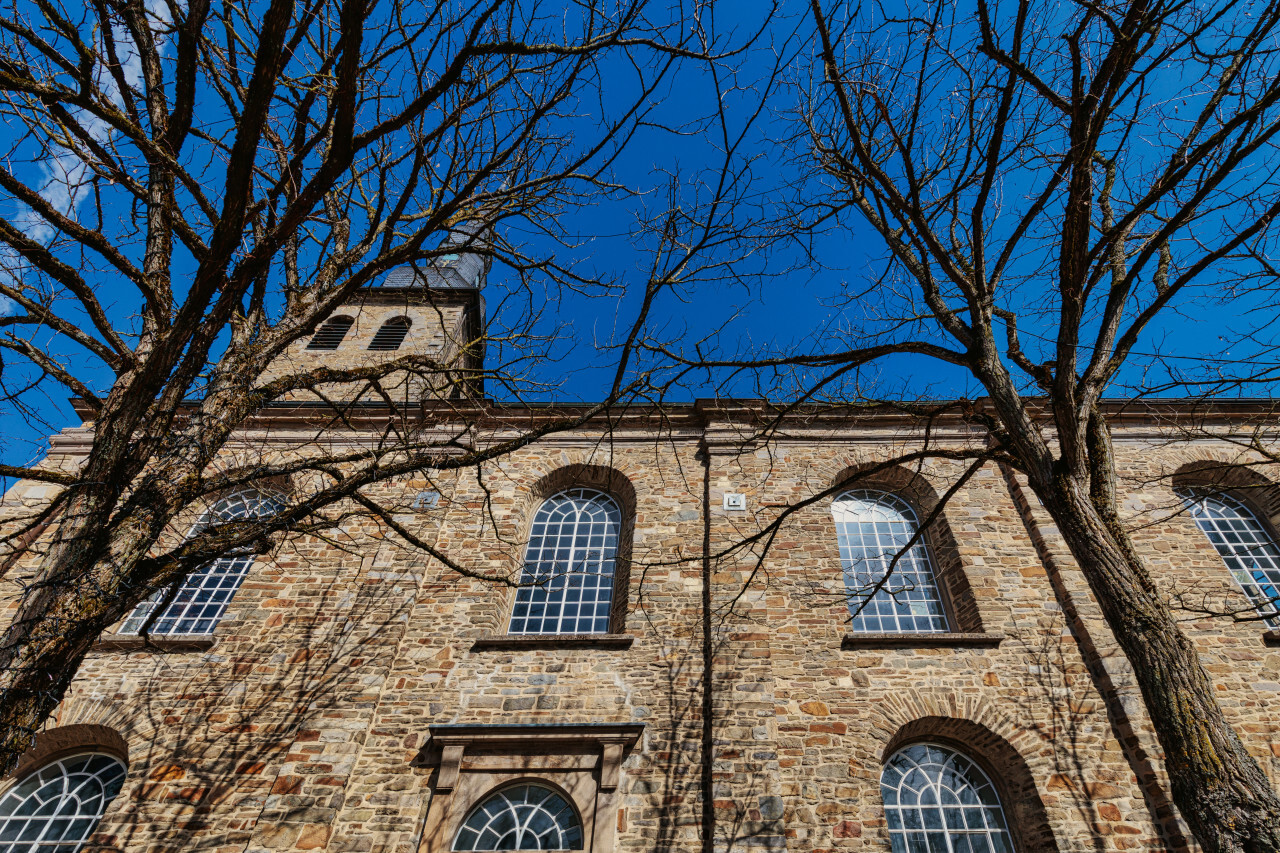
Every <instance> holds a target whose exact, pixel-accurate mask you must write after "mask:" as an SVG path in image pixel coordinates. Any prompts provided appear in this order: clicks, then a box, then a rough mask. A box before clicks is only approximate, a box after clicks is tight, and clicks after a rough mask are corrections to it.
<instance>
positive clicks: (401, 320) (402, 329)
mask: <svg viewBox="0 0 1280 853" xmlns="http://www.w3.org/2000/svg"><path fill="white" fill-rule="evenodd" d="M407 334H409V318H408V317H392V318H391V319H390V320H388V321H387V322H385V323H383V324H382V328H380V329H378V333H377V334H376V335H374V336H373V340H372V341H370V342H369V349H371V350H382V351H384V352H386V351H390V350H397V349H400V344H402V343H404V336H405V335H407Z"/></svg>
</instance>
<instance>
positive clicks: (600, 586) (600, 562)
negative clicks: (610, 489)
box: [510, 489, 622, 634]
mask: <svg viewBox="0 0 1280 853" xmlns="http://www.w3.org/2000/svg"><path fill="white" fill-rule="evenodd" d="M621 527H622V512H621V511H620V510H619V509H618V504H617V503H615V502H614V500H613V498H611V497H609V496H608V495H606V494H605V493H603V492H597V491H595V490H594V489H569V490H567V491H564V492H561V493H560V494H558V495H554V496H552V497H550V498H548V499H547V500H546V502H544V503H543V504H542V506H540V507H539V508H538V512H537V514H536V515H535V516H534V517H533V529H532V530H531V531H530V533H529V548H528V550H527V551H526V552H525V560H524V570H523V571H522V572H521V574H520V584H521V586H520V588H519V589H518V590H516V603H515V607H514V608H513V609H512V611H511V628H510V632H511V633H512V634H604V633H608V631H609V613H610V607H611V605H612V604H613V576H614V563H615V561H616V559H617V553H618V532H619V530H620V529H621Z"/></svg>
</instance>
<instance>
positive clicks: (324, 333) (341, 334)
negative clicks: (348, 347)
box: [307, 316, 355, 349]
mask: <svg viewBox="0 0 1280 853" xmlns="http://www.w3.org/2000/svg"><path fill="white" fill-rule="evenodd" d="M354 322H355V320H353V319H352V318H350V317H342V316H339V317H330V318H329V319H328V320H325V321H324V323H323V324H321V326H320V328H318V329H316V333H315V334H314V335H312V336H311V340H310V342H308V343H307V349H337V348H338V344H340V343H342V339H343V338H345V337H346V336H347V332H348V331H350V330H351V324H352V323H354Z"/></svg>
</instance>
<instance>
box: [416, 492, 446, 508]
mask: <svg viewBox="0 0 1280 853" xmlns="http://www.w3.org/2000/svg"><path fill="white" fill-rule="evenodd" d="M438 503H440V493H439V492H437V491H435V490H433V489H427V490H426V491H422V492H418V494H417V495H415V496H414V498H413V503H412V504H410V505H409V506H410V507H412V508H413V509H435V508H436V505H437V504H438Z"/></svg>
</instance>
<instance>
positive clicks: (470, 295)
mask: <svg viewBox="0 0 1280 853" xmlns="http://www.w3.org/2000/svg"><path fill="white" fill-rule="evenodd" d="M482 240H483V233H482V232H480V231H479V229H477V228H469V227H468V226H467V225H465V224H464V225H461V226H459V227H458V228H457V230H455V231H453V232H452V233H451V234H450V235H449V237H448V238H447V239H446V240H445V241H444V242H443V243H442V244H441V248H442V249H445V250H446V253H445V254H443V255H441V256H439V257H437V258H435V259H433V260H431V261H429V262H424V263H420V264H411V265H406V266H403V267H399V268H396V269H394V270H392V271H391V272H389V273H387V274H386V276H384V277H383V278H382V280H381V281H379V282H378V283H376V284H375V285H372V286H370V287H365V288H361V290H360V291H359V292H357V293H356V294H354V296H353V297H352V298H351V299H350V300H349V301H347V302H346V303H344V304H343V305H342V306H341V307H339V308H338V309H337V310H335V311H334V312H333V314H332V315H330V316H329V317H328V318H327V319H325V320H324V321H323V322H322V323H320V325H319V326H318V327H317V328H316V329H315V331H314V332H313V333H312V334H311V335H309V336H304V337H302V338H299V339H298V340H296V341H294V342H293V343H292V344H291V345H290V346H289V348H288V349H287V350H285V352H284V353H282V354H281V355H280V357H279V358H277V359H276V361H275V362H274V363H273V364H272V366H271V368H269V369H268V370H267V371H266V373H265V374H264V377H263V379H264V381H270V380H271V379H272V378H274V377H277V376H282V375H287V374H291V373H299V372H310V371H315V370H317V369H326V368H327V369H332V370H352V369H359V368H365V367H376V366H379V365H381V364H385V363H388V362H391V361H394V360H404V359H406V357H419V358H417V359H415V363H413V364H409V365H407V367H406V369H405V370H397V371H394V372H392V373H391V374H389V375H387V376H384V377H382V378H380V379H378V380H377V382H376V384H374V382H372V381H357V382H343V383H325V382H320V383H318V384H317V385H316V387H315V390H314V391H312V390H307V389H302V390H299V391H295V392H292V393H291V394H289V395H287V396H285V397H284V398H283V399H284V400H285V401H292V402H302V401H315V400H318V399H320V398H321V396H323V398H324V399H327V400H329V401H331V402H334V403H384V404H385V403H386V402H387V400H388V398H389V399H390V401H391V402H393V403H395V404H396V405H403V406H407V405H417V404H418V403H419V402H421V401H423V400H427V399H432V398H434V399H458V398H466V397H479V396H481V395H482V394H483V393H484V387H483V378H482V375H481V369H482V367H483V365H484V299H483V296H482V290H483V287H484V283H485V277H486V275H487V274H488V272H489V268H490V266H491V260H490V258H489V257H488V255H486V254H485V253H484V252H483V251H481V249H482V245H481V241H482ZM448 250H452V251H448Z"/></svg>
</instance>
